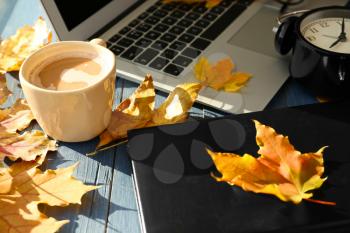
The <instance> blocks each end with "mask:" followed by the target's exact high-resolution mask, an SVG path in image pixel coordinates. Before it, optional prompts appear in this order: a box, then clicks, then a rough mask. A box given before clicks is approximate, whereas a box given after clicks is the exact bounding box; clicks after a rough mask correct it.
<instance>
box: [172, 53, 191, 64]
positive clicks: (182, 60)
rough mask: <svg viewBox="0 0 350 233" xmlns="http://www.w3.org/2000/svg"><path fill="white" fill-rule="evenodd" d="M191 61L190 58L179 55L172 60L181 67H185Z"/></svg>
mask: <svg viewBox="0 0 350 233" xmlns="http://www.w3.org/2000/svg"><path fill="white" fill-rule="evenodd" d="M191 62H192V59H189V58H187V57H184V56H181V55H179V56H177V57H176V58H175V59H174V61H173V63H174V64H176V65H180V66H182V67H187V66H188V65H189V64H191Z"/></svg>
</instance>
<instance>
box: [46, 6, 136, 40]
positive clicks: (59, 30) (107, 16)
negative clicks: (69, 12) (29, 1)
mask: <svg viewBox="0 0 350 233" xmlns="http://www.w3.org/2000/svg"><path fill="white" fill-rule="evenodd" d="M138 2H139V0H113V1H112V2H110V3H108V4H107V5H105V6H104V7H102V8H101V9H100V10H98V11H96V12H95V13H94V14H93V15H91V16H89V17H88V18H87V19H85V20H84V21H83V22H81V23H80V24H78V25H77V26H75V27H74V28H73V29H72V30H68V28H67V26H66V24H65V22H64V20H63V17H62V15H61V13H60V11H59V9H58V7H57V5H56V4H55V2H54V1H53V0H41V3H42V6H43V7H44V9H45V11H46V13H47V16H48V18H49V19H50V21H51V24H52V26H53V27H54V30H55V32H56V34H57V37H58V38H59V39H60V40H87V39H88V38H89V37H91V36H92V35H94V34H95V33H96V32H97V31H99V30H100V29H101V28H102V27H103V26H105V25H106V24H108V23H109V22H111V21H112V20H113V19H115V18H116V17H118V16H119V15H121V14H122V13H123V12H125V11H126V10H127V9H129V8H130V7H132V6H133V5H134V4H136V3H138ZM121 6H123V7H121ZM82 9H83V6H82Z"/></svg>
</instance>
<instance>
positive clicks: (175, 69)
mask: <svg viewBox="0 0 350 233" xmlns="http://www.w3.org/2000/svg"><path fill="white" fill-rule="evenodd" d="M183 70H184V68H182V67H180V66H177V65H175V64H169V65H168V66H167V67H165V68H164V72H165V73H168V74H171V75H173V76H178V75H179V74H181V72H182V71H183Z"/></svg>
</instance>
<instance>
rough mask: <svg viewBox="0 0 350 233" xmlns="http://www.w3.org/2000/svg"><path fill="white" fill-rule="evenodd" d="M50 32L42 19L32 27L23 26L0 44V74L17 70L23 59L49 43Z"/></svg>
mask: <svg viewBox="0 0 350 233" xmlns="http://www.w3.org/2000/svg"><path fill="white" fill-rule="evenodd" d="M51 37H52V35H51V32H50V31H49V30H48V28H47V26H46V23H45V21H44V20H43V18H41V17H40V18H39V19H38V20H37V21H36V22H35V24H34V26H33V27H31V26H24V27H22V28H20V29H18V30H17V32H16V34H15V35H13V36H11V37H10V38H9V39H5V40H3V41H2V42H1V44H0V74H4V73H6V72H9V71H15V70H19V68H20V67H21V65H22V63H23V61H24V59H26V58H27V57H28V56H29V55H30V54H31V53H33V52H35V51H36V50H38V49H39V48H41V47H43V46H44V45H46V44H48V43H50V42H51Z"/></svg>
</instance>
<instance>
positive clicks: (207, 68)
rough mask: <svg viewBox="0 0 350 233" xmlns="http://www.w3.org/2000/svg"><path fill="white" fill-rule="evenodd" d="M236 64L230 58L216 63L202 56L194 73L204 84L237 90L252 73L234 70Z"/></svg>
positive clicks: (230, 90)
mask: <svg viewBox="0 0 350 233" xmlns="http://www.w3.org/2000/svg"><path fill="white" fill-rule="evenodd" d="M234 68H235V65H234V64H233V62H232V60H231V59H230V58H225V59H222V60H220V61H218V62H217V63H216V64H215V65H211V64H209V62H208V60H207V59H206V58H204V57H202V58H200V59H199V61H198V63H197V64H196V65H195V67H194V74H195V77H196V79H197V80H198V81H200V82H201V83H202V85H204V86H208V87H211V88H213V89H215V90H221V89H223V90H224V91H227V92H237V91H239V90H240V89H241V88H242V87H244V85H245V84H246V83H247V82H248V81H249V79H250V78H251V75H250V74H247V73H243V72H233V70H234Z"/></svg>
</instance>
